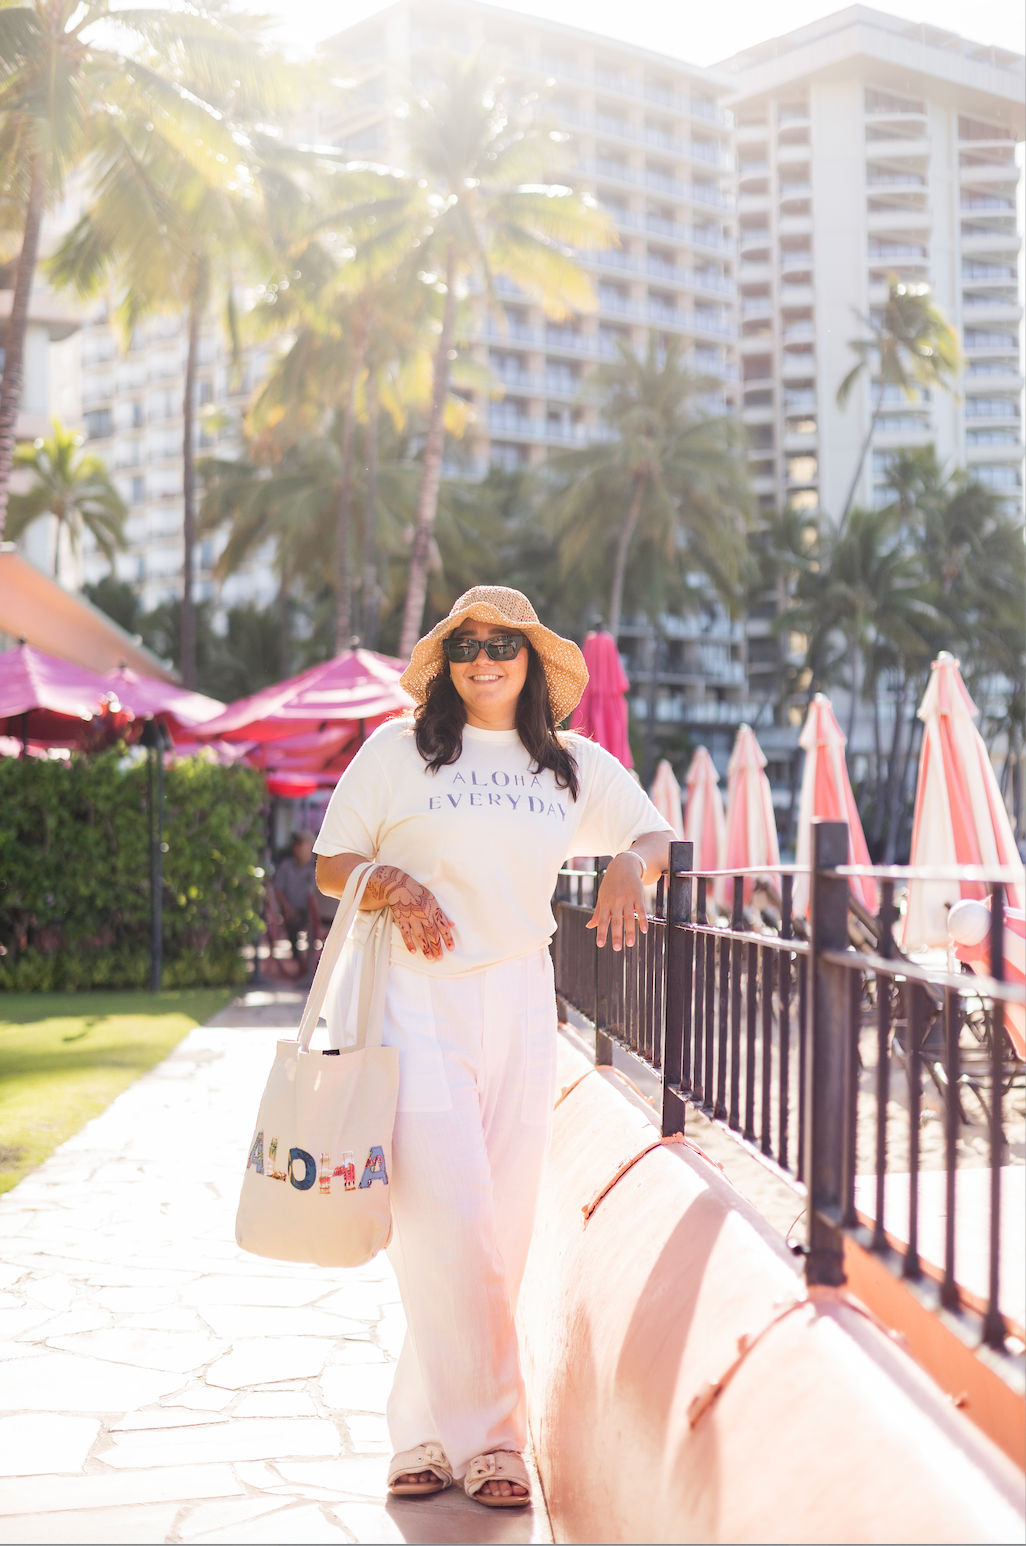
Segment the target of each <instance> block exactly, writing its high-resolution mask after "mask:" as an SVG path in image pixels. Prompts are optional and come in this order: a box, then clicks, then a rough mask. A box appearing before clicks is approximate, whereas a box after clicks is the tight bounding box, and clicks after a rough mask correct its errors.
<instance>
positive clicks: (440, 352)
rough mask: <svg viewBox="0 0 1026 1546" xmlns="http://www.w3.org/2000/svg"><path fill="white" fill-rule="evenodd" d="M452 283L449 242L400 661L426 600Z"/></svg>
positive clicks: (416, 633) (415, 635)
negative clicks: (439, 334)
mask: <svg viewBox="0 0 1026 1546" xmlns="http://www.w3.org/2000/svg"><path fill="white" fill-rule="evenodd" d="M455 283H456V255H455V252H454V251H453V247H452V244H451V243H450V245H449V250H448V253H447V254H446V260H445V285H446V290H445V310H444V312H443V313H442V332H441V336H440V337H439V340H438V348H437V349H436V350H435V368H434V392H433V394H432V398H431V417H430V418H429V420H428V432H427V439H426V440H425V442H424V472H423V475H422V477H421V480H420V498H419V500H418V502H417V526H416V530H415V531H414V534H413V552H412V553H411V554H410V580H409V584H408V586H407V588H406V607H405V610H404V612H403V626H402V632H401V633H400V636H399V654H400V655H401V656H402V658H403V660H409V658H410V656H411V655H412V654H413V646H414V645H415V644H416V642H417V640H418V639H419V638H420V630H421V626H422V624H423V621H424V603H425V602H426V600H427V578H428V562H429V560H430V556H431V536H432V533H433V531H434V529H435V516H436V514H437V512H438V486H439V484H440V483H441V481H442V452H443V450H444V449H445V399H446V397H447V396H448V394H449V374H450V364H449V350H450V349H451V348H452V339H453V333H454V332H455V328H456V296H455V293H454V289H455Z"/></svg>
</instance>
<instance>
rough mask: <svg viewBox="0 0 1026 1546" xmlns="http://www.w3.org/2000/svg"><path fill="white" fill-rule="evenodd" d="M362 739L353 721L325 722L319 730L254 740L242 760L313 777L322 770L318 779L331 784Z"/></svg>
mask: <svg viewBox="0 0 1026 1546" xmlns="http://www.w3.org/2000/svg"><path fill="white" fill-rule="evenodd" d="M374 723H375V724H376V723H377V722H376V721H375V722H374ZM362 739H363V738H362V737H361V735H360V729H359V725H357V724H355V723H348V724H346V723H343V724H340V725H328V726H327V727H326V728H325V729H324V730H320V731H318V730H311V731H307V732H305V733H304V734H302V735H290V736H285V737H283V738H282V739H281V740H275V741H261V742H258V743H257V745H255V746H253V747H251V748H250V750H249V751H248V752H247V754H246V761H247V762H248V763H250V765H251V766H252V767H254V768H264V769H265V770H266V771H267V772H268V773H275V774H293V773H295V774H301V773H302V774H313V775H315V776H317V777H320V776H321V775H322V774H323V775H325V777H324V778H323V780H322V782H325V783H328V784H331V785H335V784H337V783H338V780H339V778H340V777H341V775H342V773H344V772H345V769H346V768H347V767H348V766H349V764H350V762H351V761H352V760H353V758H354V756H355V755H356V752H357V750H358V748H359V746H360V745H361V741H362Z"/></svg>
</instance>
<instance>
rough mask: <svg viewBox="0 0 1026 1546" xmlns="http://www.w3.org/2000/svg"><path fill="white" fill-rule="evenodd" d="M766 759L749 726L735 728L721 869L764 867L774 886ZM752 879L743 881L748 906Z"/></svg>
mask: <svg viewBox="0 0 1026 1546" xmlns="http://www.w3.org/2000/svg"><path fill="white" fill-rule="evenodd" d="M765 767H766V757H765V754H764V752H763V750H762V747H761V746H760V745H759V743H758V741H757V740H756V738H755V731H754V730H753V729H752V728H751V726H750V725H739V726H738V732H737V740H736V741H735V742H734V750H733V751H732V752H731V754H730V762H729V764H728V766H727V847H726V864H725V866H724V868H725V869H728V870H733V869H738V870H742V869H751V868H754V867H755V866H756V865H765V866H766V878H767V880H773V881H774V883H776V882H777V881H778V880H779V876H776V875H774V873H773V872H774V871H775V870H776V869H777V868H778V867H779V865H780V846H779V843H778V842H777V822H776V817H775V816H774V814H773V796H772V794H771V793H770V785H769V779H768V778H767V777H766V774H765V771H764V769H765ZM730 889H731V888H730V882H729V881H725V882H724V885H723V893H722V896H721V901H722V902H724V903H725V904H726V903H728V902H729V901H730V896H729V895H728V893H729V891H730ZM754 889H755V879H754V877H752V876H749V877H748V878H747V879H746V880H745V889H744V897H745V901H746V902H749V901H750V900H751V897H752V892H753V891H754Z"/></svg>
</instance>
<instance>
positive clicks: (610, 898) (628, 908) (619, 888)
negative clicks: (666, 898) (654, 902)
mask: <svg viewBox="0 0 1026 1546" xmlns="http://www.w3.org/2000/svg"><path fill="white" fill-rule="evenodd" d="M641 857H642V856H641V855H640V854H635V853H633V852H630V853H622V854H617V855H616V857H615V858H614V859H611V860H610V861H609V866H608V868H607V870H606V873H605V875H603V877H602V884H601V886H599V894H598V902H597V903H596V906H595V911H594V912H593V913H592V915H591V918H590V919H589V920H588V925H587V927H588V928H589V929H595V930H597V934H596V938H595V943H596V944H597V945H598V948H599V949H600V950H601V949H602V947H603V946H604V945H605V943H606V938H607V936H608V935H610V934H611V935H612V941H613V949H614V950H622V948H623V946H624V944H625V943H626V944H627V945H628V946H630V945H633V944H634V939H635V925H637V927H638V928H640V930H641V932H642V934H647V933H648V918H647V917H646V916H645V892H644V889H643V887H642V883H641V877H642V875H643V874H644V870H643V869H642V867H641V865H640V864H639V863H638V859H639V858H641Z"/></svg>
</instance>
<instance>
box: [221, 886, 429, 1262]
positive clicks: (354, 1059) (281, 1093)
mask: <svg viewBox="0 0 1026 1546" xmlns="http://www.w3.org/2000/svg"><path fill="white" fill-rule="evenodd" d="M374 868H375V866H374V865H373V864H366V865H358V866H357V868H356V869H355V870H354V871H353V873H352V874H351V875H350V877H349V881H348V883H347V885H346V889H345V891H344V893H343V895H342V900H341V901H340V902H339V906H338V911H337V913H336V914H335V921H334V923H333V924H332V926H331V929H330V931H329V933H328V937H327V939H326V940H325V942H324V946H323V948H322V950H321V959H320V963H319V964H318V967H317V972H316V975H315V977H314V980H313V986H312V987H311V989H310V996H309V998H308V999H307V1002H306V1008H305V1010H304V1011H303V1019H302V1021H301V1023H300V1027H299V1035H298V1037H297V1038H296V1040H295V1041H280V1042H279V1043H278V1048H277V1053H276V1055H275V1059H274V1065H273V1067H272V1068H271V1072H270V1075H269V1077H268V1080H267V1084H266V1086H265V1088H264V1093H263V1098H262V1099H261V1101H260V1110H259V1113H258V1115H257V1120H256V1127H255V1128H254V1130H253V1137H252V1140H251V1142H250V1146H249V1156H248V1159H247V1161H246V1170H245V1174H244V1175H243V1178H242V1195H241V1197H240V1198H239V1211H238V1216H237V1218H236V1221H235V1238H236V1240H237V1241H238V1243H239V1245H241V1246H242V1249H243V1250H244V1251H252V1252H253V1254H254V1255H255V1256H272V1257H274V1258H275V1259H276V1260H278V1261H297V1262H312V1263H314V1264H316V1265H317V1266H319V1267H359V1266H361V1265H362V1264H363V1263H364V1262H367V1261H370V1259H371V1257H372V1256H375V1255H377V1253H378V1251H380V1250H382V1249H383V1248H384V1247H385V1246H386V1245H387V1244H388V1242H389V1240H390V1238H391V1234H392V1212H391V1206H390V1201H389V1187H390V1184H391V1171H392V1126H393V1123H394V1121H395V1105H396V1097H397V1095H398V1091H399V1054H398V1052H397V1050H396V1049H395V1048H394V1047H383V1046H382V1045H381V1032H382V1027H383V1023H384V1012H385V988H386V984H387V979H388V958H389V945H390V936H391V915H390V913H389V910H388V909H387V908H385V909H384V910H383V911H382V912H381V914H380V915H379V917H378V920H377V923H376V924H375V926H374V928H373V929H372V931H371V934H370V936H369V938H368V940H367V943H366V945H365V946H364V954H363V963H362V969H361V971H360V973H359V983H360V986H359V1000H358V1005H357V1039H356V1043H355V1045H354V1046H352V1047H344V1048H342V1049H341V1051H331V1052H321V1051H313V1050H311V1048H310V1042H311V1040H312V1038H313V1033H314V1030H315V1028H316V1025H317V1020H318V1017H319V1015H320V1011H321V1005H322V1004H323V1002H324V997H325V994H326V992H327V989H328V982H329V980H330V978H331V974H332V971H333V970H334V967H335V964H336V963H337V961H338V957H339V954H340V952H341V949H342V946H343V944H344V943H345V940H346V938H347V936H348V934H349V930H350V928H351V927H352V923H353V919H354V918H355V917H356V913H357V909H358V908H359V905H360V900H361V898H362V896H363V893H364V890H365V888H366V885H367V881H368V879H369V877H370V874H371V871H372V870H373V869H374ZM342 1007H343V1011H345V1007H346V1006H342Z"/></svg>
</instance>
